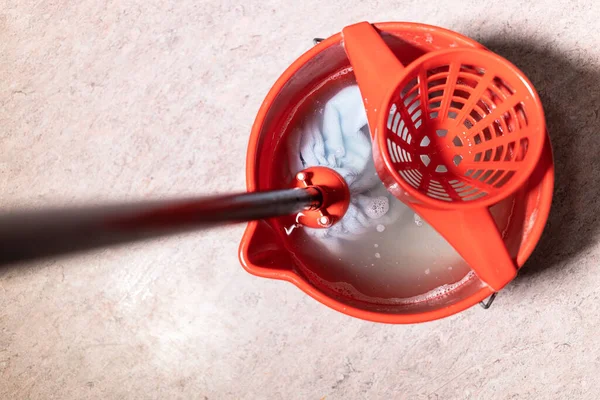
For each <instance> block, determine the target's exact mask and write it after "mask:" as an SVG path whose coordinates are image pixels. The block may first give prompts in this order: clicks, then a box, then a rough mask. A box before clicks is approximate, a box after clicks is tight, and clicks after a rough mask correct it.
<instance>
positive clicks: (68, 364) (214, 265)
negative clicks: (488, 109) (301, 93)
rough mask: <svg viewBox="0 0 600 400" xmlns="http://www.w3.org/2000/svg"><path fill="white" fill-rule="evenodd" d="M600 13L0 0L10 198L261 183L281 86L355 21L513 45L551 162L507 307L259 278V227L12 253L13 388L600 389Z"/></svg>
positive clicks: (2, 284)
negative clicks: (331, 290) (350, 295)
mask: <svg viewBox="0 0 600 400" xmlns="http://www.w3.org/2000/svg"><path fill="white" fill-rule="evenodd" d="M423 3H426V4H423ZM598 15H600V4H599V3H598V2H594V1H591V0H587V1H577V2H567V1H564V2H557V1H544V2H541V1H540V2H529V3H528V2H522V1H516V0H510V1H506V2H473V3H471V2H461V1H458V0H451V1H446V2H442V1H435V2H433V1H432V2H423V1H421V0H419V1H416V0H402V1H385V2H383V1H382V2H378V1H375V2H373V1H370V2H364V1H356V0H351V1H340V0H335V1H330V2H324V1H316V0H306V1H301V2H297V1H295V2H285V3H281V2H280V1H275V0H262V1H249V2H232V1H222V0H204V1H188V0H186V1H166V0H164V1H163V0H150V1H148V0H145V1H141V0H126V1H117V0H105V1H98V0H80V1H67V0H49V1H43V2H40V1H37V0H35V1H34V0H20V1H15V0H0V135H1V141H0V143H1V146H2V152H1V155H0V190H1V193H2V201H1V204H2V207H3V208H4V209H5V210H10V209H12V208H15V207H18V206H32V207H40V206H44V205H47V204H75V203H81V202H86V201H91V200H126V199H139V198H145V197H157V196H176V195H188V194H198V193H214V192H225V191H232V190H241V189H243V188H244V185H245V182H244V173H243V169H244V157H245V150H246V144H247V139H248V134H249V130H250V127H251V124H252V121H253V119H254V115H255V113H256V111H257V109H258V107H259V105H260V103H261V101H262V99H263V97H264V96H265V94H266V92H267V90H268V89H269V87H270V86H271V84H272V83H273V82H274V81H275V79H276V78H277V77H278V76H279V74H280V73H281V72H282V71H283V70H284V69H285V67H286V66H287V65H288V64H289V63H290V62H292V61H293V60H294V59H295V58H296V57H297V56H299V55H300V54H301V53H302V52H303V51H305V50H306V49H307V48H308V47H310V46H311V39H312V38H313V37H315V36H328V35H330V34H332V33H335V32H337V31H339V30H340V29H341V28H342V27H343V26H344V25H347V24H350V23H352V22H356V21H360V20H370V21H383V20H410V21H421V22H425V23H430V24H435V25H440V26H444V27H447V28H451V29H454V30H456V31H459V32H461V33H464V34H466V35H468V36H471V37H473V38H476V39H478V40H480V41H481V42H483V43H484V44H486V45H488V46H489V47H491V48H492V49H494V50H496V51H498V52H499V53H501V54H503V55H504V56H506V57H508V58H509V59H511V60H512V61H513V62H514V63H516V64H517V65H518V66H520V67H521V68H522V69H524V70H525V71H526V73H527V74H528V75H529V76H530V78H531V79H532V80H533V82H534V83H535V85H536V86H537V88H538V90H539V91H540V93H541V96H542V98H543V100H544V104H545V107H546V111H547V116H548V123H549V129H550V133H551V136H552V140H553V143H554V149H555V157H556V162H557V189H556V197H555V205H554V209H553V211H552V215H551V218H550V223H549V227H548V228H547V231H546V234H545V236H544V238H543V241H542V243H541V244H540V246H538V250H537V251H536V253H535V254H534V256H533V258H532V259H531V260H530V262H529V263H528V264H527V266H526V270H525V271H523V272H522V274H521V275H520V276H519V278H518V279H517V280H516V281H515V282H514V283H513V284H511V285H510V286H509V287H508V288H507V289H505V290H504V291H502V293H501V294H500V296H499V297H498V299H497V300H496V302H495V303H494V305H493V307H492V308H491V309H490V310H487V311H484V310H483V309H481V308H479V307H475V308H472V309H470V310H467V311H466V312H464V313H461V314H459V315H456V316H454V317H451V318H448V319H446V320H442V321H437V322H432V323H426V324H422V325H415V326H386V325H379V324H373V323H369V322H364V321H360V320H356V319H352V318H350V317H347V316H344V315H342V314H339V313H336V312H334V311H332V310H330V309H328V308H326V307H324V306H323V305H321V304H319V303H317V302H315V301H313V300H312V299H310V298H308V297H307V296H306V295H304V294H303V293H301V292H300V291H299V290H298V289H296V288H295V287H294V286H292V285H290V284H288V283H284V282H275V281H268V280H263V279H259V278H256V277H253V276H250V275H248V274H247V273H246V272H244V270H243V269H242V268H241V267H240V265H239V263H238V260H237V247H238V241H239V239H240V237H241V234H242V230H243V227H242V226H237V227H231V228H226V229H218V230H215V231H211V232H202V233H196V234H189V235H185V236H181V237H175V238H170V239H167V240H159V241H155V242H154V243H151V244H136V245H131V246H128V247H124V248H118V249H111V250H103V251H97V252H92V253H89V254H86V255H81V256H73V257H71V258H69V259H63V260H60V261H52V262H44V263H38V264H30V265H27V266H21V267H14V268H8V269H3V270H2V271H0V376H1V379H0V398H6V399H9V398H10V399H21V398H22V399H49V398H60V399H86V398H102V399H121V398H127V399H165V398H169V399H179V398H180V399H192V398H197V399H279V398H286V399H322V398H326V399H328V400H330V399H361V398H365V399H366V398H368V399H394V398H407V399H419V398H423V399H437V398H440V399H453V398H467V399H468V398H473V399H490V398H498V399H505V398H519V399H540V398H544V399H545V398H556V399H565V398H590V399H596V398H598V394H599V393H600V378H599V372H600V340H598V337H597V336H598V332H599V331H600V305H598V303H596V301H598V298H599V296H600V273H599V272H600V244H599V243H598V237H599V227H600V225H598V224H597V223H596V219H597V218H598V217H597V216H598V215H599V214H600V204H599V202H598V199H599V198H600V196H599V194H600V184H599V183H598V182H599V181H600V168H599V167H598V157H599V156H598V155H599V154H600V136H599V135H598V131H597V126H598V118H599V116H598V110H599V108H600V68H599V66H600V39H599V38H598V35H597V29H595V27H597V17H598Z"/></svg>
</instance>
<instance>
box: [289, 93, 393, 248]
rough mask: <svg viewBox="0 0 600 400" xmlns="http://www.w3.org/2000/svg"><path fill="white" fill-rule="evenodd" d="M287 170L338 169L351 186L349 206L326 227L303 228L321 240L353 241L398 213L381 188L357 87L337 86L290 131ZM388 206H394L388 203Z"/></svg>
mask: <svg viewBox="0 0 600 400" xmlns="http://www.w3.org/2000/svg"><path fill="white" fill-rule="evenodd" d="M288 150H289V155H290V169H291V171H290V172H291V173H292V174H293V175H295V174H296V173H297V172H298V171H301V170H303V169H305V168H308V167H314V166H323V167H329V168H332V169H334V170H335V171H336V172H338V173H339V174H340V175H341V176H342V177H343V178H344V179H345V180H346V183H347V184H348V186H349V188H350V207H349V208H348V211H347V213H346V215H345V216H344V217H343V218H342V220H341V221H340V222H338V223H337V224H335V225H333V226H332V227H331V228H329V229H309V228H306V231H307V232H308V233H309V234H311V235H313V236H317V237H320V238H337V239H348V240H352V239H356V238H358V236H359V235H361V234H364V233H365V232H367V231H369V230H374V229H375V227H378V230H381V228H382V226H384V225H385V224H389V223H392V222H393V221H394V220H395V219H396V218H397V217H398V215H397V214H398V213H395V212H392V211H393V210H390V205H391V204H392V205H393V204H394V202H395V200H393V199H392V195H391V194H389V193H388V192H387V190H386V189H385V188H384V187H383V185H382V183H381V181H380V180H379V177H378V176H377V173H376V172H375V165H374V164H373V155H372V152H371V138H370V135H369V127H368V125H367V115H366V113H365V109H364V106H363V103H362V97H361V94H360V91H359V89H358V86H356V85H354V86H350V87H347V88H344V89H342V90H340V91H339V92H338V93H337V94H336V95H335V96H334V97H333V98H331V100H329V101H328V102H327V103H326V104H325V107H324V110H323V115H322V119H321V118H320V115H319V114H317V115H315V116H313V117H311V118H309V120H308V121H307V122H306V124H304V125H303V126H301V127H300V128H299V129H298V130H297V131H296V132H294V134H293V135H292V140H291V141H290V148H289V149H288ZM392 208H393V207H392Z"/></svg>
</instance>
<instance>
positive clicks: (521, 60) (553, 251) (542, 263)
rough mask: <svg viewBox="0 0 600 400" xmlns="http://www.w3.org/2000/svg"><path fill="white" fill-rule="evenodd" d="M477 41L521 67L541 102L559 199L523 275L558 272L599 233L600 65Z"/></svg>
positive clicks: (514, 43) (533, 46) (512, 42)
mask: <svg viewBox="0 0 600 400" xmlns="http://www.w3.org/2000/svg"><path fill="white" fill-rule="evenodd" d="M478 40H479V41H480V42H481V43H482V44H483V45H484V46H486V47H487V48H489V49H490V50H492V51H494V52H496V53H497V54H499V55H501V56H503V57H505V58H507V59H508V60H510V61H511V62H512V63H513V64H515V65H517V67H519V68H520V69H521V70H522V71H523V72H524V73H525V74H526V75H527V76H528V77H529V79H530V80H531V81H532V82H533V85H534V86H535V88H536V89H537V91H538V92H539V94H540V97H541V99H542V103H543V105H544V110H545V113H546V122H547V126H548V132H549V134H550V138H551V141H552V147H553V152H554V163H555V173H556V180H555V189H554V199H553V203H552V209H551V211H550V216H549V219H548V224H547V226H546V229H545V231H544V233H543V236H542V238H541V240H540V242H539V243H538V246H537V247H536V250H535V251H534V253H533V254H532V256H531V257H530V259H529V260H528V262H527V264H526V266H525V268H523V270H522V271H521V272H520V273H519V275H520V276H523V277H525V276H531V275H534V274H537V273H539V272H541V271H545V270H548V269H550V268H551V269H552V271H553V273H557V272H558V271H560V270H561V269H562V268H563V267H564V265H565V264H566V262H567V261H568V260H570V259H572V258H574V257H576V256H577V255H578V254H581V253H582V252H585V251H586V249H588V248H589V247H590V246H591V245H593V244H594V243H595V242H596V241H597V237H598V232H599V231H600V225H598V223H597V219H598V216H599V215H600V129H599V124H600V119H599V110H600V66H599V65H595V64H594V63H592V62H590V61H587V62H586V61H585V54H583V52H581V53H577V52H568V53H562V52H559V51H558V50H556V49H555V48H553V46H552V44H551V43H541V42H535V41H527V39H524V38H523V37H510V36H509V37H507V36H506V35H503V36H501V37H500V36H498V37H483V38H478ZM555 47H557V46H555Z"/></svg>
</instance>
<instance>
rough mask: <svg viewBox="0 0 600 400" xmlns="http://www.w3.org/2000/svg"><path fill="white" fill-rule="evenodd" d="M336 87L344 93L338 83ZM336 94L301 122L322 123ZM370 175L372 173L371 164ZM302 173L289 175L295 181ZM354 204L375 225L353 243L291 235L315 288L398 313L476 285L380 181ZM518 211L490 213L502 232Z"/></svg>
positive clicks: (310, 107) (316, 102) (318, 96)
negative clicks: (385, 306)
mask: <svg viewBox="0 0 600 400" xmlns="http://www.w3.org/2000/svg"><path fill="white" fill-rule="evenodd" d="M336 79H340V78H339V77H338V78H336ZM343 79H345V80H346V81H347V85H353V84H355V81H354V77H353V76H352V75H346V76H345V77H344V78H343ZM336 84H337V87H338V88H339V81H338V82H337V83H336ZM323 88H324V89H327V86H326V85H325V86H323ZM338 90H339V89H338ZM335 93H336V92H333V93H332V91H331V90H321V91H317V92H316V93H314V94H313V96H312V97H311V98H309V99H308V100H307V104H306V105H305V116H304V119H303V120H301V121H300V122H301V123H306V121H314V120H315V119H317V120H318V119H319V118H321V119H322V118H323V109H324V107H325V105H326V104H327V101H328V100H329V99H330V98H331V97H332V96H334V95H335ZM365 134H368V133H367V132H365ZM294 140H297V138H296V139H294ZM360 140H362V138H360ZM367 168H369V169H372V170H373V171H374V165H373V160H372V158H371V159H370V160H369V165H368V167H367ZM290 169H293V167H292V166H290ZM296 172H298V171H293V170H292V171H290V173H291V175H292V176H293V175H295V173H296ZM351 196H352V199H351V200H352V201H354V202H355V204H357V205H359V206H360V208H361V209H362V210H363V211H364V213H365V214H366V216H367V217H368V219H370V220H371V221H370V222H369V223H368V224H367V223H363V224H362V226H361V228H362V229H361V230H357V231H353V232H352V235H341V234H337V235H327V232H326V231H327V230H320V231H311V230H309V229H307V228H304V229H294V228H299V226H298V224H297V223H296V224H295V225H294V227H288V228H287V229H286V233H287V234H288V238H289V242H290V245H291V247H292V250H293V251H294V256H295V257H296V259H297V260H298V267H299V268H300V269H301V272H302V273H303V274H304V275H305V276H306V277H307V278H308V279H309V280H310V281H311V282H312V283H313V284H315V285H316V286H317V287H319V288H321V289H322V290H329V291H332V292H334V293H337V294H340V295H343V296H347V297H350V298H353V299H356V300H361V301H365V302H371V303H376V304H390V305H399V304H413V303H418V302H421V301H427V300H430V299H434V298H438V297H443V296H445V295H447V294H449V293H451V292H452V291H454V290H456V289H457V288H458V287H460V286H462V285H464V284H466V283H468V282H471V281H472V280H474V279H476V276H475V275H474V274H473V272H472V271H471V269H470V267H469V266H468V265H467V263H466V262H465V261H464V260H463V259H462V257H461V256H460V255H459V254H458V253H457V252H456V251H455V250H454V249H453V248H452V247H451V246H450V245H449V244H448V243H447V242H446V240H445V239H444V238H443V237H442V236H441V235H440V234H438V233H437V232H436V231H435V230H434V229H433V228H432V227H431V226H429V224H428V223H427V222H426V221H424V220H422V219H421V217H420V216H418V215H417V214H415V213H414V212H413V211H412V209H410V208H409V207H408V206H407V205H405V204H404V203H402V202H401V201H400V200H398V199H396V198H395V197H393V196H390V194H389V192H388V191H387V189H386V188H385V186H384V185H383V183H382V182H381V181H380V180H379V179H377V183H376V184H375V185H373V186H372V187H370V188H368V189H367V190H364V191H362V192H359V193H352V194H351ZM512 206H513V198H510V199H507V200H505V201H503V202H502V203H500V204H498V205H496V206H494V207H492V209H491V212H492V215H493V217H494V218H495V219H496V222H497V224H498V225H499V229H500V231H501V232H502V230H503V229H505V228H506V225H507V224H508V221H509V219H510V215H511V212H512ZM296 222H297V221H296ZM290 228H291V229H290ZM334 228H335V226H334V227H332V228H330V229H334ZM338 228H339V227H338ZM315 232H316V234H315Z"/></svg>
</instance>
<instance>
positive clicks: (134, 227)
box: [0, 187, 323, 265]
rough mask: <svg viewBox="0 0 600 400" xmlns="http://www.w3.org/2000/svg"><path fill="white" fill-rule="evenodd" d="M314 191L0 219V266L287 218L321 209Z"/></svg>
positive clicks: (30, 213) (319, 195)
mask: <svg viewBox="0 0 600 400" xmlns="http://www.w3.org/2000/svg"><path fill="white" fill-rule="evenodd" d="M322 201H323V197H322V193H321V191H320V190H319V189H318V188H316V187H306V188H296V189H285V190H274V191H264V192H255V193H240V194H232V195H224V196H215V197H204V198H192V199H186V200H162V201H154V202H137V203H128V204H113V205H101V206H88V207H81V208H63V209H47V210H41V211H17V212H11V213H10V214H6V215H0V265H3V264H9V263H14V262H19V261H25V260H32V259H37V258H42V257H48V256H58V255H63V254H68V253H73V252H78V251H81V250H86V249H92V248H97V247H106V246H111V245H116V244H121V243H127V242H132V241H136V240H142V239H148V238H153V237H158V236H164V235H171V234H176V233H181V232H185V231H191V230H197V229H204V228H208V227H211V226H216V225H223V224H227V223H235V222H246V221H252V220H259V219H263V218H270V217H277V216H282V215H291V214H295V213H297V212H299V211H302V210H306V209H314V208H318V207H320V205H321V203H322Z"/></svg>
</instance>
